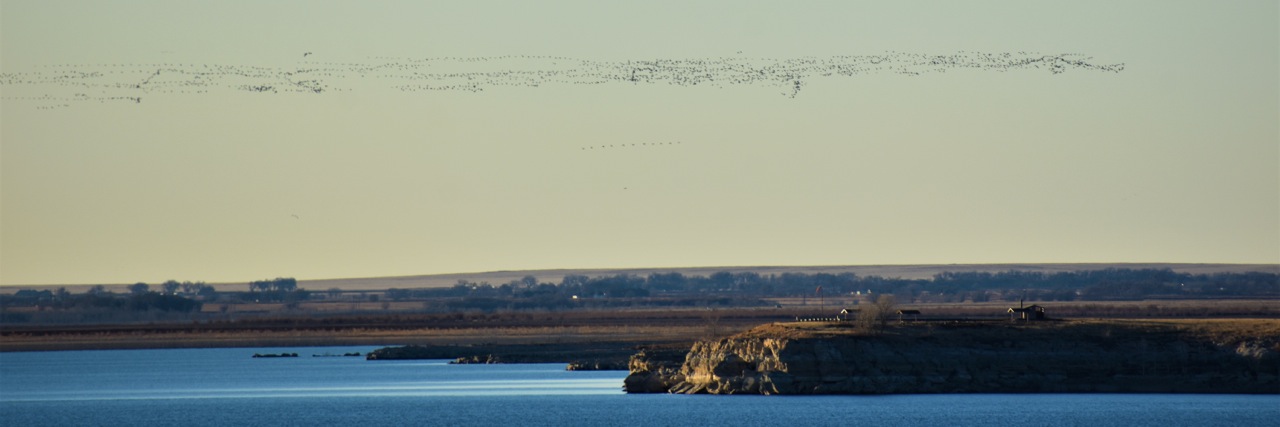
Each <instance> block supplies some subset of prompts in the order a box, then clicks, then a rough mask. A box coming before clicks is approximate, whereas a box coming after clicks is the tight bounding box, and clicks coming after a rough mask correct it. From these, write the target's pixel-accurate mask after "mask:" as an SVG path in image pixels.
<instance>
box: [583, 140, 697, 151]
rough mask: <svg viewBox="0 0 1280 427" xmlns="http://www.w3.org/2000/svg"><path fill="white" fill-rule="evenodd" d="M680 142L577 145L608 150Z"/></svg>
mask: <svg viewBox="0 0 1280 427" xmlns="http://www.w3.org/2000/svg"><path fill="white" fill-rule="evenodd" d="M680 144H683V142H681V141H675V142H641V143H638V144H636V143H632V144H606V145H588V146H585V147H579V149H580V150H610V149H616V148H650V147H663V146H672V145H680Z"/></svg>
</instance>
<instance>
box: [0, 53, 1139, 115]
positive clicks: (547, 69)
mask: <svg viewBox="0 0 1280 427" xmlns="http://www.w3.org/2000/svg"><path fill="white" fill-rule="evenodd" d="M321 56H322V55H318V54H314V53H312V52H305V53H303V54H302V56H301V59H299V60H297V61H296V62H295V63H293V65H290V66H260V65H242V64H195V63H151V64H63V65H48V66H44V67H41V68H37V69H34V70H31V71H22V72H5V73H0V89H2V90H3V93H4V95H3V99H5V100H15V101H32V102H34V103H36V108H62V107H69V106H71V105H73V104H78V103H84V102H101V103H108V102H125V103H135V104H136V103H141V102H142V100H143V99H144V98H151V97H153V96H165V95H199V94H209V93H218V92H228V91H239V92H250V93H260V94H282V93H283V94H290V93H292V94H312V95H314V94H325V93H330V92H337V91H351V90H364V89H369V87H370V85H372V87H374V88H379V87H380V88H383V89H392V90H398V91H403V92H430V91H464V92H481V91H485V90H489V89H495V88H503V87H525V88H537V87H544V86H556V85H575V86H577V85H633V86H641V85H658V84H661V85H671V86H690V87H692V86H701V87H708V86H709V87H719V88H724V87H731V86H766V87H773V88H777V89H778V90H779V91H780V93H781V94H782V95H783V96H786V97H796V96H798V95H799V94H800V92H801V90H802V89H803V88H804V87H805V85H806V84H808V82H810V81H812V80H815V79H822V78H841V77H845V78H848V77H855V76H864V75H873V74H885V73H892V74H899V75H904V76H919V75H922V74H929V73H943V72H947V71H948V70H961V69H963V70H977V71H989V72H1009V71H1022V70H1031V71H1034V70H1041V71H1047V72H1049V73H1052V74H1061V73H1064V72H1067V71H1068V70H1080V71H1090V72H1113V73H1114V72H1120V71H1122V70H1124V64H1123V63H1121V64H1098V63H1094V62H1091V61H1090V59H1091V58H1089V57H1087V56H1085V55H1082V54H1056V55H1046V54H1040V53H1035V52H1014V53H988V52H968V51H962V52H957V53H955V54H949V55H930V54H921V53H907V52H885V53H881V54H876V55H842V56H829V57H801V58H748V57H742V56H741V55H738V56H725V57H715V58H684V59H649V60H628V61H601V60H588V59H579V58H571V57H563V56H526V55H508V56H485V57H436V58H399V57H371V58H368V59H366V60H363V61H345V62H344V61H319V60H316V58H319V57H321Z"/></svg>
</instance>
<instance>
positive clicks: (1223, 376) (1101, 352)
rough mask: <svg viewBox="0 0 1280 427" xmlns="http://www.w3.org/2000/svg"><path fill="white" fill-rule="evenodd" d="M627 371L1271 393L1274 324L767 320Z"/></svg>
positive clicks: (783, 382)
mask: <svg viewBox="0 0 1280 427" xmlns="http://www.w3.org/2000/svg"><path fill="white" fill-rule="evenodd" d="M1241 325H1246V326H1241ZM629 369H630V375H629V376H628V377H627V378H626V380H625V384H624V389H625V390H626V391H627V392H628V393H686V394H697V393H707V394H898V393H1036V392H1042V393H1267V394H1280V321H1276V320H1259V321H1248V322H1243V323H1242V321H1226V322H1224V323H1218V324H1215V323H1211V322H1210V323H1205V324H1195V323H1190V322H1188V323H1187V324H1172V323H1170V324H1162V323H1156V322H1084V321H1082V322H1065V321H1064V322H1040V323H1032V324H1010V323H990V322H987V323H965V322H952V323H944V324H924V323H923V322H922V323H921V324H912V325H898V326H893V327H890V328H888V329H886V330H884V331H883V332H881V333H875V334H873V333H869V332H866V331H858V330H856V329H854V328H853V327H852V326H850V325H848V324H842V323H831V324H819V325H815V324H789V325H788V324H774V325H767V326H763V327H760V328H756V329H754V330H752V331H749V332H747V333H744V334H740V335H738V336H734V337H730V338H724V339H717V340H707V341H701V342H698V343H696V344H694V345H693V346H692V348H691V349H690V350H689V351H687V352H685V353H684V354H680V353H679V352H641V353H638V354H636V355H634V356H633V357H632V358H631V360H630V361H629Z"/></svg>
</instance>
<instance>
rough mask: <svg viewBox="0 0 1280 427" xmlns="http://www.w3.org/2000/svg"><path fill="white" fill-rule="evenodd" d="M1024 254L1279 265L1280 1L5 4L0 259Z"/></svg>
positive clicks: (923, 259) (280, 269)
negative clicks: (819, 65) (746, 80)
mask: <svg viewBox="0 0 1280 427" xmlns="http://www.w3.org/2000/svg"><path fill="white" fill-rule="evenodd" d="M992 58H994V59H992ZM664 61H665V62H664ZM938 61H940V62H938ZM939 63H940V64H941V65H937V64H939ZM810 64H822V67H826V66H828V65H830V67H828V68H822V67H817V68H814V67H810V66H809V65H810ZM831 64H835V65H831ZM993 64H994V65H993ZM999 64H1005V65H1009V64H1014V65H1013V66H998V65H999ZM1053 65H1057V66H1058V68H1055V67H1053ZM672 67H674V68H672ZM838 67H845V68H838ZM672 69H675V71H671V70H672ZM832 70H837V72H833V71H832ZM839 70H844V73H843V74H841V72H839ZM637 73H639V74H637ZM664 73H665V74H664ZM637 76H638V77H637ZM752 76H760V77H759V78H758V79H757V80H751V81H748V82H743V81H741V79H744V78H745V79H755V77H752ZM735 79H738V80H735ZM694 82H696V83H698V84H692V83H694ZM1020 262H1027V263H1032V262H1065V263H1072V262H1191V263H1201V262H1203V263H1280V5H1278V4H1277V3H1276V2H1274V1H1231V2H1205V1H1122V2H1114V1H1072V2H1057V1H1053V2H1025V1H975V2H934V1H909V2H859V1H832V2H816V1H815V2H749V1H748V2H744V1H701V2H687V1H653V2H641V3H637V2H601V1H547V2H515V1H491V2H481V1H477V2H397V1H382V2H356V1H267V2H261V1H241V0H229V1H184V2H174V1H167V0H166V1H23V0H0V285H37V284H95V283H104V284H109V283H133V282H139V281H142V282H161V281H164V280H169V279H173V280H180V281H182V280H191V281H207V282H241V281H249V280H257V279H262V278H271V277H281V276H284V277H296V278H299V279H324V278H343V277H374V276H396V275H416V274H435V273H456V272H477V271H494V270H522V269H554V268H626V267H688V266H748V265H846V264H847V265H864V264H946V263H961V264H964V263H1020Z"/></svg>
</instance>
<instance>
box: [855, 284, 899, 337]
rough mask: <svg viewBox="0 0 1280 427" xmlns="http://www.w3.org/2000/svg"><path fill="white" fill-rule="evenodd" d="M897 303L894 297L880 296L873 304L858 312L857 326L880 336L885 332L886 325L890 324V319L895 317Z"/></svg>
mask: <svg viewBox="0 0 1280 427" xmlns="http://www.w3.org/2000/svg"><path fill="white" fill-rule="evenodd" d="M896 306H897V301H896V300H895V299H894V298H893V295H888V294H885V295H880V297H879V298H876V302H875V303H873V304H867V305H866V306H865V307H863V308H862V310H860V311H858V318H857V320H856V321H855V324H856V325H857V326H858V328H860V329H862V330H865V331H867V332H870V333H872V334H878V333H880V331H881V330H884V327H885V325H886V324H888V323H889V317H890V316H892V315H893V311H894V307H896Z"/></svg>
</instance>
